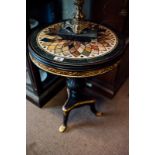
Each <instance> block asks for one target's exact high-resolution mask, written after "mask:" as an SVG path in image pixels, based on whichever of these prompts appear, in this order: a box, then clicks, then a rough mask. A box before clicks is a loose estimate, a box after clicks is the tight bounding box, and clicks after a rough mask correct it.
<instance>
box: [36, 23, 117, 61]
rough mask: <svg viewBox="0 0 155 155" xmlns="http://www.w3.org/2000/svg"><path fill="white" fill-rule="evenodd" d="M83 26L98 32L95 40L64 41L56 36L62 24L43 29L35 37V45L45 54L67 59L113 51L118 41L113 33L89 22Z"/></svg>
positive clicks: (94, 55) (91, 56) (83, 57)
mask: <svg viewBox="0 0 155 155" xmlns="http://www.w3.org/2000/svg"><path fill="white" fill-rule="evenodd" d="M84 24H85V25H87V26H88V27H89V28H92V29H93V28H94V27H95V28H97V29H98V30H99V31H98V35H97V36H98V37H97V39H91V41H89V42H80V41H75V40H65V39H63V38H62V37H60V36H59V35H57V32H58V31H59V29H61V28H62V26H63V23H57V24H53V25H51V26H49V27H47V28H45V29H43V30H42V31H41V32H40V33H39V34H38V36H37V43H38V45H39V47H40V48H41V49H42V50H44V51H45V52H47V53H50V54H52V55H54V56H58V57H63V58H69V59H90V58H95V57H98V56H102V55H105V54H108V53H109V52H111V51H112V50H113V49H115V47H116V46H117V43H118V39H117V36H116V35H115V33H114V32H113V31H111V30H110V29H108V28H106V27H104V26H102V25H98V24H94V23H90V22H84Z"/></svg>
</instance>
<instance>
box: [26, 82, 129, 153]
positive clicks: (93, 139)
mask: <svg viewBox="0 0 155 155" xmlns="http://www.w3.org/2000/svg"><path fill="white" fill-rule="evenodd" d="M128 87H129V82H128V80H127V81H126V82H125V83H124V85H123V86H122V87H121V89H120V90H119V92H118V93H117V94H116V96H115V97H114V98H113V99H107V98H105V97H103V96H102V95H101V92H100V93H97V92H96V93H95V92H93V91H91V92H89V93H90V95H92V96H95V97H96V98H97V108H98V109H99V110H100V111H103V112H104V113H105V116H104V117H100V118H98V117H95V116H94V115H93V114H92V113H91V112H90V109H89V107H87V106H85V107H83V108H79V109H75V110H74V111H72V112H71V115H70V119H69V123H68V130H67V131H66V132H65V133H59V132H58V128H59V126H60V125H61V122H62V111H61V106H62V105H63V103H64V101H65V99H66V90H65V89H63V90H62V91H60V92H59V93H58V94H57V95H56V96H55V97H54V98H53V99H51V100H50V101H49V102H48V103H47V104H46V105H45V106H44V107H43V108H42V109H40V108H38V107H36V106H35V105H33V104H32V103H30V102H29V101H27V136H26V137H27V155H88V154H89V155H128V154H129V153H128V149H129V148H128V136H129V135H128V128H129V125H128V122H129V121H128V105H129V104H128V103H129V99H128V96H129V90H128V89H129V88H128Z"/></svg>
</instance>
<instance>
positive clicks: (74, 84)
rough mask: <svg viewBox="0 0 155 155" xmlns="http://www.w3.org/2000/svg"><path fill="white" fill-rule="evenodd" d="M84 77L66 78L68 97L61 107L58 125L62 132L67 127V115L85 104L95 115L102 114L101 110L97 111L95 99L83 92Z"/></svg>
mask: <svg viewBox="0 0 155 155" xmlns="http://www.w3.org/2000/svg"><path fill="white" fill-rule="evenodd" d="M84 87H85V79H75V78H69V79H67V92H68V99H67V101H66V102H65V104H64V106H63V107H62V111H63V124H62V125H61V126H60V127H59V132H64V131H65V130H66V129H67V123H68V117H69V114H70V112H71V111H72V110H73V109H75V108H79V107H82V106H85V105H88V106H89V107H90V110H91V111H92V113H94V114H95V115H96V116H98V117H100V116H103V113H102V112H98V111H97V110H96V107H95V103H96V101H95V100H94V99H92V98H91V97H89V96H87V95H85V93H84Z"/></svg>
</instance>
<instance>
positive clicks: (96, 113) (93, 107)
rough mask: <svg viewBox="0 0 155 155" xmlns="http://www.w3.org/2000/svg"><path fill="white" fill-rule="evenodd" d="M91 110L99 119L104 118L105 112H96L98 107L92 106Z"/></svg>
mask: <svg viewBox="0 0 155 155" xmlns="http://www.w3.org/2000/svg"><path fill="white" fill-rule="evenodd" d="M90 110H91V111H92V113H94V114H95V115H96V116H97V117H100V116H103V115H104V113H103V112H99V111H97V110H96V107H95V105H94V104H91V105H90Z"/></svg>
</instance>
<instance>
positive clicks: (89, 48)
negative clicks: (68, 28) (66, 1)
mask: <svg viewBox="0 0 155 155" xmlns="http://www.w3.org/2000/svg"><path fill="white" fill-rule="evenodd" d="M66 22H68V21H64V22H60V23H56V24H52V25H49V26H48V27H45V28H42V29H38V30H36V31H35V32H33V33H32V35H31V36H30V38H29V40H28V49H29V55H30V58H31V60H32V62H33V63H34V64H35V65H36V66H38V67H39V68H41V69H42V70H44V71H46V72H49V73H52V74H55V75H59V76H63V77H66V85H67V93H68V99H67V101H66V102H65V104H64V105H63V107H62V110H63V114H64V115H63V124H62V125H61V126H60V128H59V131H60V132H64V131H65V130H66V128H67V121H68V116H69V113H70V111H71V110H73V109H74V108H77V107H81V106H84V105H89V106H90V109H91V111H92V112H93V113H94V114H95V115H96V116H102V115H103V113H102V112H98V111H97V110H96V108H95V100H94V99H93V98H91V97H90V96H89V95H88V94H86V93H85V91H84V88H85V85H86V82H85V79H86V78H88V77H93V76H97V75H101V74H104V73H106V72H108V71H110V70H112V69H113V68H115V67H117V65H118V63H119V60H120V57H121V56H122V54H123V50H122V48H123V41H122V39H120V38H119V37H118V35H117V34H116V33H115V32H114V31H112V30H111V29H109V28H108V27H106V26H103V25H99V24H95V23H92V22H88V21H83V23H82V24H83V27H84V30H85V31H84V32H86V31H88V29H89V30H90V29H91V30H97V38H88V39H82V40H79V39H76V38H75V37H72V36H71V37H70V38H67V39H66V38H65V37H63V36H60V35H59V31H60V30H61V29H62V28H63V27H64V25H65V24H66Z"/></svg>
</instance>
